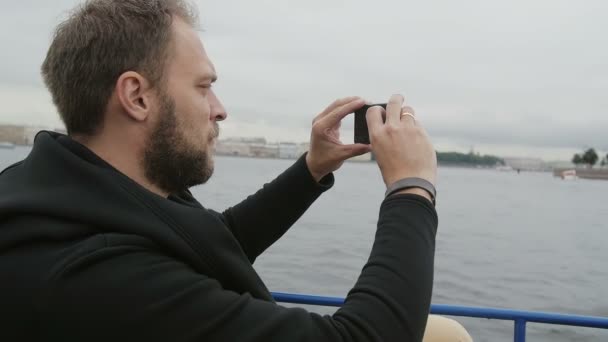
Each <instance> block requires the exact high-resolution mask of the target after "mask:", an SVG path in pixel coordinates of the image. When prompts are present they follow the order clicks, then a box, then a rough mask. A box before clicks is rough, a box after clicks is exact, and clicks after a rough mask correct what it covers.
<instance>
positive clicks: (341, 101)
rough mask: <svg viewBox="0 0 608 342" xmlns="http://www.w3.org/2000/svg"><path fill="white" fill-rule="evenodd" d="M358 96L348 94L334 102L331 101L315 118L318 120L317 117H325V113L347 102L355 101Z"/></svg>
mask: <svg viewBox="0 0 608 342" xmlns="http://www.w3.org/2000/svg"><path fill="white" fill-rule="evenodd" d="M359 98H360V97H359V96H349V97H344V98H341V99H337V100H335V101H334V102H332V103H331V104H330V105H329V106H327V108H325V109H324V110H323V111H322V112H321V113H320V114H319V115H317V116H316V117H315V120H319V119H321V118H323V117H325V116H326V115H327V114H329V113H331V112H332V111H333V110H334V109H336V108H338V107H340V106H343V105H345V104H347V103H349V102H352V101H355V100H357V99H359Z"/></svg>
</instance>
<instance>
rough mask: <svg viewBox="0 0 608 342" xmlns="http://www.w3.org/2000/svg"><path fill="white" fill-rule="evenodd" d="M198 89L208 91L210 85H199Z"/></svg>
mask: <svg viewBox="0 0 608 342" xmlns="http://www.w3.org/2000/svg"><path fill="white" fill-rule="evenodd" d="M199 87H200V88H204V89H209V88H211V84H201V85H199Z"/></svg>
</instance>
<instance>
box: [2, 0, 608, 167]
mask: <svg viewBox="0 0 608 342" xmlns="http://www.w3.org/2000/svg"><path fill="white" fill-rule="evenodd" d="M74 3H76V1H67V0H63V1H56V2H53V3H52V4H51V3H50V2H43V3H38V2H36V4H34V2H32V1H31V0H29V1H26V2H19V3H17V2H15V3H14V4H12V5H11V6H10V7H7V8H5V10H4V11H3V12H2V13H1V14H0V44H2V46H4V47H8V48H7V49H6V51H7V53H4V52H3V56H2V57H0V58H2V63H0V75H2V76H1V78H0V89H4V90H3V91H2V92H1V93H0V100H1V101H3V103H10V105H4V106H3V108H1V109H0V117H1V118H2V120H8V121H11V120H12V121H15V120H19V119H20V118H23V117H24V114H23V113H33V114H30V116H27V119H28V120H29V118H32V119H34V118H39V121H43V122H47V121H48V122H51V121H52V120H51V119H50V118H51V117H53V114H51V115H49V114H47V112H50V113H54V108H53V107H52V105H51V104H50V101H49V100H48V98H47V99H45V98H44V96H42V95H41V94H42V93H43V92H44V91H45V90H44V88H43V86H42V83H41V81H40V76H39V73H38V70H39V66H40V63H41V62H42V60H43V58H44V53H45V52H46V48H47V47H48V43H49V39H50V36H51V32H52V28H53V26H54V25H55V24H56V23H57V22H58V21H59V19H60V18H61V17H62V13H63V12H65V11H66V10H68V9H69V8H71V7H72V5H73V4H74ZM198 5H199V9H200V12H201V21H202V26H203V28H204V31H203V32H202V33H201V38H202V40H203V42H204V43H205V46H206V48H207V50H208V53H209V55H210V56H211V58H212V60H213V61H214V63H215V65H216V68H217V70H218V72H219V76H220V81H219V82H218V85H217V91H218V93H219V95H220V96H221V98H222V99H223V101H224V103H225V105H226V107H227V109H228V110H229V115H230V117H229V120H228V121H227V122H226V123H225V125H226V128H227V129H226V130H225V132H234V134H238V133H239V132H249V133H251V134H254V133H255V134H258V135H266V136H267V137H268V138H269V139H271V140H272V139H277V140H279V139H283V138H284V136H295V137H298V139H306V137H307V130H308V128H309V126H310V121H311V120H312V118H313V117H314V116H315V115H316V114H317V113H318V112H319V111H321V110H322V109H323V108H324V107H325V106H327V105H328V104H329V103H330V102H331V101H333V100H334V99H335V98H338V97H342V96H349V95H360V96H363V97H365V98H367V99H370V100H372V101H385V100H386V99H387V98H388V96H390V94H392V93H395V92H401V93H403V94H405V95H406V98H407V100H408V102H409V103H410V104H411V105H412V106H414V108H416V110H417V113H418V115H419V116H420V118H421V121H422V122H424V124H425V126H426V127H427V129H428V130H429V132H430V133H431V134H432V136H433V137H434V139H435V140H437V141H442V142H445V144H446V146H448V145H449V146H471V145H477V146H487V147H488V149H490V150H491V149H492V146H495V148H494V150H495V151H502V152H505V151H506V152H508V147H509V146H510V147H513V146H521V147H522V148H525V147H526V146H528V147H529V148H530V150H534V151H537V152H538V151H542V149H543V148H544V149H546V150H547V151H548V150H551V149H552V150H554V151H565V150H568V149H579V148H581V147H583V146H596V147H597V148H599V149H605V150H608V146H607V145H608V142H607V141H606V139H605V138H604V136H606V134H604V131H605V127H608V119H607V115H606V108H608V96H606V94H605V93H606V90H607V89H608V45H607V44H605V43H604V42H605V37H604V36H605V32H606V31H608V21H606V20H605V18H604V15H603V13H606V11H607V10H608V3H606V2H605V1H598V0H589V1H584V2H572V1H566V0H557V1H548V0H542V1H541V0H539V1H534V2H529V1H524V0H514V1H504V2H495V1H481V0H475V1H473V0H465V1H458V2H454V1H428V2H414V1H405V2H404V1H396V0H395V1H389V0H378V1H374V2H371V1H364V0H350V1H346V0H343V1H338V0H334V1H321V0H308V1H304V0H285V1H270V0H263V1H246V0H222V1H198ZM34 9H35V10H34ZM6 89H13V90H12V91H9V92H6ZM9 97H10V99H9ZM28 98H29V99H31V100H30V101H27V99H28ZM14 99H23V100H24V101H15V100H14ZM32 100H35V101H32ZM53 120H56V119H53ZM230 122H232V123H230ZM230 125H231V126H230ZM346 126H347V128H348V125H346ZM229 127H232V128H229ZM234 127H240V128H239V129H235V128H234ZM285 132H291V134H285ZM501 146H502V147H501ZM521 151H522V149H520V148H513V152H514V153H515V152H517V153H521ZM560 153H563V152H560ZM564 157H568V156H566V155H565V154H564Z"/></svg>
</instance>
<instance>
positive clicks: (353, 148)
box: [342, 144, 372, 160]
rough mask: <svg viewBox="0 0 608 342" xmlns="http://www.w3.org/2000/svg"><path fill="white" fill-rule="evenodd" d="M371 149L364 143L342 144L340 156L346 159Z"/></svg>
mask: <svg viewBox="0 0 608 342" xmlns="http://www.w3.org/2000/svg"><path fill="white" fill-rule="evenodd" d="M371 150H372V149H371V147H370V146H369V145H366V144H351V145H344V146H342V151H343V156H342V158H343V160H346V159H348V158H352V157H356V156H360V155H362V154H366V153H368V152H371Z"/></svg>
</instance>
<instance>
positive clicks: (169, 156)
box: [143, 94, 219, 194]
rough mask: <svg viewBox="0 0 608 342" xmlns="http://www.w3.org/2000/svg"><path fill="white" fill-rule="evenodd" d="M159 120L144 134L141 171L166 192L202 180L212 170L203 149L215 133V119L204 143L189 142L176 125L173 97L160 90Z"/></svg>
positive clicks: (211, 163)
mask: <svg viewBox="0 0 608 342" xmlns="http://www.w3.org/2000/svg"><path fill="white" fill-rule="evenodd" d="M160 101H161V103H160V109H159V111H160V112H159V120H158V123H157V124H156V126H155V127H154V129H153V131H152V133H151V134H150V135H149V137H148V139H149V140H148V142H147V144H146V149H145V151H144V156H143V164H144V170H145V175H146V177H147V178H148V180H149V181H150V182H152V184H154V185H156V186H158V187H160V188H161V189H162V190H163V191H166V192H168V193H169V194H176V193H179V192H182V191H185V190H187V189H188V188H190V187H192V186H195V185H199V184H204V183H205V182H207V181H208V180H209V178H211V175H212V174H213V159H212V156H211V155H210V153H209V152H208V150H207V146H208V144H209V143H210V141H211V138H215V137H217V136H218V134H219V127H218V125H217V123H215V127H214V130H213V131H212V135H211V136H210V137H201V139H205V143H204V144H200V145H198V146H200V147H197V146H196V145H194V144H192V143H190V142H189V141H188V139H187V138H186V136H185V134H184V132H183V127H179V125H178V122H177V116H176V113H175V101H173V99H172V98H171V97H170V96H169V95H167V94H164V95H162V96H161V99H160Z"/></svg>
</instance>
